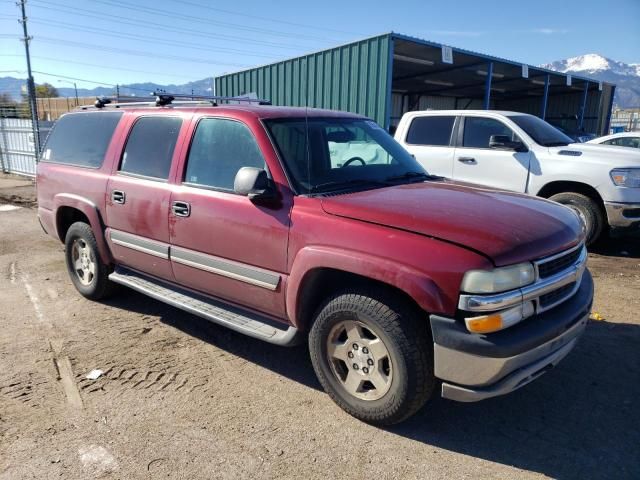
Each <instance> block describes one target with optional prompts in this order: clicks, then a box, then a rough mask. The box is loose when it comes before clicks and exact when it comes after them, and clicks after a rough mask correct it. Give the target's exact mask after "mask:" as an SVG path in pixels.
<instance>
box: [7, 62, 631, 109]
mask: <svg viewBox="0 0 640 480" xmlns="http://www.w3.org/2000/svg"><path fill="white" fill-rule="evenodd" d="M540 66H541V67H543V68H547V69H549V70H554V71H557V72H562V73H572V74H576V75H581V76H584V77H589V78H593V79H595V80H602V81H605V82H610V83H614V84H615V85H616V94H615V98H614V103H615V105H616V106H618V107H620V108H629V107H640V64H637V63H636V64H627V63H623V62H617V61H615V60H611V59H609V58H606V57H603V56H602V55H598V54H597V53H589V54H587V55H581V56H578V57H572V58H567V59H565V60H557V61H555V62H552V63H547V64H544V65H540ZM24 84H25V80H24V79H19V78H13V77H1V78H0V93H8V94H9V95H10V96H12V97H13V98H15V99H16V100H17V99H19V98H20V93H21V87H22V86H23V85H24ZM212 85H213V78H212V77H208V78H203V79H202V80H196V81H194V82H189V83H185V84H182V85H160V84H157V83H151V82H149V83H133V84H130V85H121V86H120V87H119V91H120V95H123V96H147V95H149V93H150V92H152V91H154V90H165V91H167V92H171V93H180V94H186V95H189V94H191V93H193V94H196V95H211V92H212ZM56 88H57V89H58V92H59V94H60V95H61V96H63V97H73V96H74V95H75V91H74V89H73V88H69V87H66V86H65V87H60V86H57V85H56ZM100 95H107V96H109V95H115V88H114V87H96V88H93V89H86V88H79V89H78V96H79V97H96V96H100Z"/></svg>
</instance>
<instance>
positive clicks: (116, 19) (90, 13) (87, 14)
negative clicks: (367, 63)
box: [31, 0, 296, 49]
mask: <svg viewBox="0 0 640 480" xmlns="http://www.w3.org/2000/svg"><path fill="white" fill-rule="evenodd" d="M31 3H32V4H34V6H35V7H37V8H42V9H45V10H50V11H56V12H61V13H65V14H67V15H74V16H80V17H84V18H95V19H98V20H102V21H106V22H112V23H116V24H118V25H131V26H134V27H136V28H145V29H149V30H154V31H156V30H157V28H156V27H159V28H162V30H163V31H168V32H176V33H187V34H190V35H194V36H199V37H205V38H212V39H216V40H217V39H220V40H231V41H240V42H244V43H251V44H255V45H260V46H266V47H274V48H285V49H295V48H296V46H293V47H292V46H291V44H285V43H276V42H272V41H266V40H254V39H250V38H246V37H239V36H235V35H227V34H221V33H211V32H206V31H203V30H196V29H192V28H184V27H178V26H176V25H168V24H166V23H158V22H152V21H150V20H144V22H139V21H135V20H131V19H130V18H128V17H123V16H120V15H114V14H111V13H110V14H109V16H108V17H106V16H105V15H104V14H101V13H99V12H96V11H94V10H87V9H84V8H77V7H63V8H58V7H50V6H44V5H40V4H41V3H44V4H47V5H56V4H55V3H52V2H48V1H46V0H31ZM60 7H62V6H60ZM80 12H84V13H80Z"/></svg>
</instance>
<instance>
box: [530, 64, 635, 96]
mask: <svg viewBox="0 0 640 480" xmlns="http://www.w3.org/2000/svg"><path fill="white" fill-rule="evenodd" d="M540 66H541V67H543V68H547V69H549V70H554V71H556V72H562V73H571V74H576V75H580V76H583V77H589V78H593V79H595V80H601V81H604V82H609V83H613V84H615V85H616V93H615V97H614V100H613V101H614V104H615V105H617V106H618V107H620V108H630V107H640V63H623V62H616V61H615V60H611V59H610V58H606V57H603V56H602V55H598V54H597V53H589V54H587V55H580V56H578V57H571V58H567V59H566V60H558V61H555V62H552V63H546V64H544V65H540Z"/></svg>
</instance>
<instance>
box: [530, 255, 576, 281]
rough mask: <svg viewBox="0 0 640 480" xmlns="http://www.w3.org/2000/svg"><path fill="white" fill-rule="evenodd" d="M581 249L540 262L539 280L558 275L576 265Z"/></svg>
mask: <svg viewBox="0 0 640 480" xmlns="http://www.w3.org/2000/svg"><path fill="white" fill-rule="evenodd" d="M581 253H582V248H576V249H574V250H572V251H570V252H567V253H564V254H561V255H560V256H554V257H552V258H551V259H550V260H546V261H545V260H542V261H540V262H539V263H538V275H539V277H540V278H549V277H551V276H553V275H555V274H556V273H560V272H562V271H563V270H565V269H566V268H568V267H569V266H571V265H573V264H574V263H576V261H577V260H578V258H580V254H581Z"/></svg>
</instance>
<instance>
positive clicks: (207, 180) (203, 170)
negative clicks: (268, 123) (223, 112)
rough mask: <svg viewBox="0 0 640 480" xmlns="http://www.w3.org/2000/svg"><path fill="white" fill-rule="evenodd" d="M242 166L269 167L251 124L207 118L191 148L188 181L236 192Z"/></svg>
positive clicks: (204, 119) (186, 177) (199, 124)
mask: <svg viewBox="0 0 640 480" xmlns="http://www.w3.org/2000/svg"><path fill="white" fill-rule="evenodd" d="M242 167H256V168H265V162H264V158H263V156H262V153H261V152H260V148H259V147H258V144H257V143H256V139H255V137H254V136H253V133H251V130H249V127H247V126H246V125H245V124H244V123H240V122H238V121H235V120H226V119H222V118H203V119H202V120H201V121H200V123H198V127H197V128H196V133H195V135H194V137H193V141H192V143H191V148H190V150H189V157H188V159H187V170H186V172H185V176H184V181H185V183H189V184H193V185H200V186H205V187H211V188H216V189H221V190H229V191H233V183H234V180H235V178H236V174H237V173H238V170H240V169H241V168H242Z"/></svg>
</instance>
